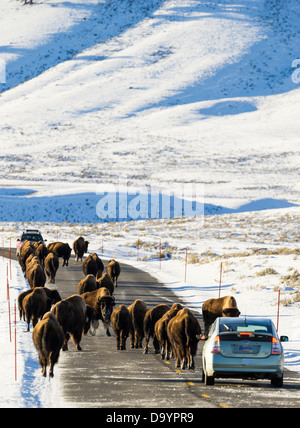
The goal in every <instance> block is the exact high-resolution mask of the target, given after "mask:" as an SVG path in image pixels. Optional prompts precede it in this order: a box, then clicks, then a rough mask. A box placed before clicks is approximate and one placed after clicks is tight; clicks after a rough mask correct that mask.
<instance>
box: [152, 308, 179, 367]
mask: <svg viewBox="0 0 300 428" xmlns="http://www.w3.org/2000/svg"><path fill="white" fill-rule="evenodd" d="M181 309H183V307H182V306H181V304H180V303H174V304H173V305H172V307H171V309H170V310H169V311H167V312H166V313H165V314H164V315H163V316H162V317H161V318H160V319H159V320H158V321H157V322H156V323H155V326H154V334H155V337H156V338H157V341H158V343H159V345H160V354H161V358H162V360H169V358H170V351H171V344H170V341H169V338H168V334H167V327H168V323H169V321H170V320H171V319H172V318H174V317H175V315H177V313H178V311H180V310H181Z"/></svg>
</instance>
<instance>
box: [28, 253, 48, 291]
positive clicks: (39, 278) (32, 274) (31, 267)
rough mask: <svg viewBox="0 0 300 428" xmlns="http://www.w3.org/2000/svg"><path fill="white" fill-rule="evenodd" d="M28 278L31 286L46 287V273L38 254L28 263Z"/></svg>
mask: <svg viewBox="0 0 300 428" xmlns="http://www.w3.org/2000/svg"><path fill="white" fill-rule="evenodd" d="M26 278H27V281H28V284H29V286H30V288H35V287H44V285H45V283H46V274H45V270H44V267H43V266H42V265H41V263H40V261H39V258H38V257H37V256H34V257H32V258H31V260H30V262H27V263H26Z"/></svg>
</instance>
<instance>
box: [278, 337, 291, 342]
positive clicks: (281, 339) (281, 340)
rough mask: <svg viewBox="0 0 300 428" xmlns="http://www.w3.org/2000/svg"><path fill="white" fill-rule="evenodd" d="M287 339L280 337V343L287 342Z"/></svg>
mask: <svg viewBox="0 0 300 428" xmlns="http://www.w3.org/2000/svg"><path fill="white" fill-rule="evenodd" d="M288 341H289V338H288V336H280V342H288Z"/></svg>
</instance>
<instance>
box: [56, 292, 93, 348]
mask: <svg viewBox="0 0 300 428" xmlns="http://www.w3.org/2000/svg"><path fill="white" fill-rule="evenodd" d="M51 312H52V313H53V314H54V315H55V317H56V318H57V320H58V322H59V323H60V325H61V326H62V329H63V331H64V334H65V340H64V344H63V351H67V350H68V341H69V339H70V336H71V337H72V340H73V343H74V345H75V346H76V349H77V350H78V351H81V350H82V348H81V346H80V341H81V338H82V333H84V334H86V333H87V332H88V330H89V328H90V322H91V313H90V311H89V310H88V308H87V305H86V303H85V301H84V300H83V298H82V297H81V296H78V295H76V294H74V295H73V296H70V297H67V298H66V299H64V300H61V301H60V302H58V303H56V305H54V307H53V308H52V311H51Z"/></svg>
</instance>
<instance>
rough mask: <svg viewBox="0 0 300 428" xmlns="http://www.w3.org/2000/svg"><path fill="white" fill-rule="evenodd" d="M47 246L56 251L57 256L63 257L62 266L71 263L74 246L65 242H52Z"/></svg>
mask: <svg viewBox="0 0 300 428" xmlns="http://www.w3.org/2000/svg"><path fill="white" fill-rule="evenodd" d="M47 248H48V250H49V251H51V253H54V254H55V255H56V256H57V257H61V258H62V259H63V264H62V266H68V265H69V259H70V256H71V252H72V248H71V247H70V245H69V244H68V243H64V242H51V243H50V244H48V245H47Z"/></svg>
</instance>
